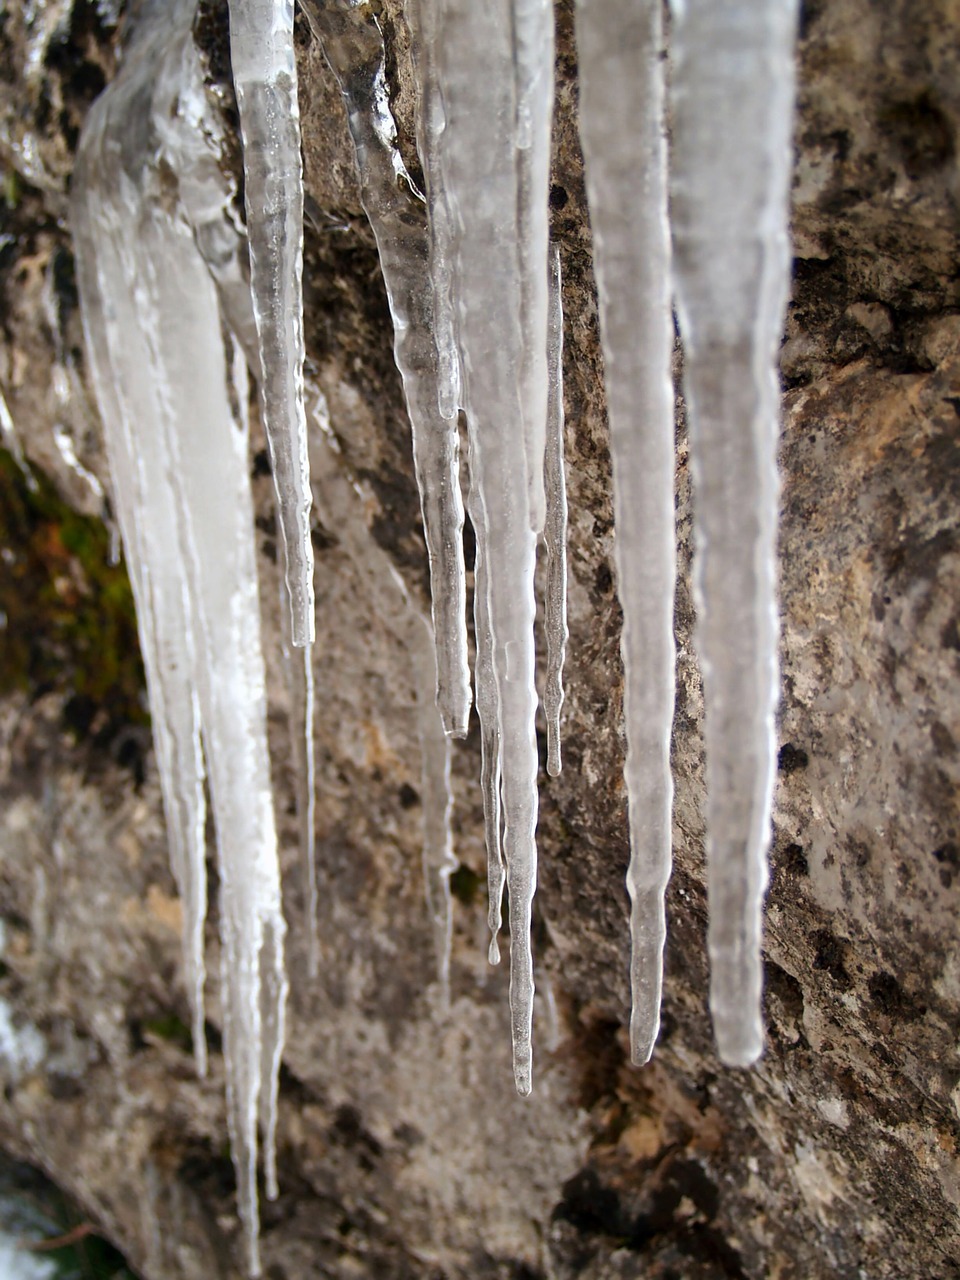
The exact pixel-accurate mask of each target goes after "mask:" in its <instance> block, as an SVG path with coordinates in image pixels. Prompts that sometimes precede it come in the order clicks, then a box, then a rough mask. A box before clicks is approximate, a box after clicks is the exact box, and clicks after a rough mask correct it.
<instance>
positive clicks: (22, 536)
mask: <svg viewBox="0 0 960 1280" xmlns="http://www.w3.org/2000/svg"><path fill="white" fill-rule="evenodd" d="M107 560H108V539H107V531H106V529H105V528H104V526H103V524H102V523H101V522H100V521H99V520H96V519H93V518H91V517H89V516H82V515H79V514H78V513H77V512H75V511H73V510H71V508H70V507H68V506H67V505H66V504H65V503H64V502H62V501H61V499H60V498H59V497H58V496H57V493H56V491H55V490H54V488H53V486H52V485H51V484H50V482H49V481H48V480H47V479H46V478H45V477H44V476H43V475H41V474H40V473H36V487H35V488H31V487H30V485H29V484H28V483H27V480H26V477H25V476H24V474H23V472H22V471H21V470H20V468H19V467H18V465H17V463H16V462H15V460H14V459H13V458H12V457H11V456H10V454H9V453H8V452H6V450H3V449H0V620H2V621H3V624H4V625H3V630H2V631H0V695H2V694H7V693H11V692H13V691H15V690H21V691H23V692H25V693H28V694H30V695H31V696H33V695H36V694H39V693H42V692H44V691H45V690H47V689H51V688H53V689H57V690H59V691H61V692H62V693H64V694H65V695H66V696H67V700H68V705H71V704H72V706H73V714H71V715H70V716H69V717H68V719H69V723H70V724H71V725H72V727H73V728H74V729H75V730H76V731H77V732H78V733H82V732H85V731H86V730H88V729H95V731H96V732H106V733H108V734H110V735H112V733H113V732H115V731H116V730H117V729H118V728H119V727H120V726H122V725H123V724H128V723H140V724H142V723H146V721H147V715H146V712H145V710H144V696H143V689H144V678H143V668H142V665H141V662H140V649H139V645H138V643H137V627H136V615H135V613H134V607H133V596H132V594H131V591H130V584H129V581H128V579H127V575H126V571H125V570H124V568H123V567H122V566H111V565H110V564H108V562H107Z"/></svg>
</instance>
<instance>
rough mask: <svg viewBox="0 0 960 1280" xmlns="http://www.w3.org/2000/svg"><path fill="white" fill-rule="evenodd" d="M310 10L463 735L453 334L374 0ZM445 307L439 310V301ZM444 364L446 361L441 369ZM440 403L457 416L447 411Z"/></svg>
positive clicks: (447, 697) (441, 681)
mask: <svg viewBox="0 0 960 1280" xmlns="http://www.w3.org/2000/svg"><path fill="white" fill-rule="evenodd" d="M304 12H305V13H306V14H307V16H308V18H309V20H310V24H311V26H312V28H313V30H314V31H315V32H316V34H317V36H318V38H319V40H320V42H321V44H322V46H323V51H324V55H325V57H326V59H327V62H328V63H329V65H330V68H331V70H332V71H333V73H334V75H335V76H336V78H337V82H338V84H339V85H340V90H341V92H342V94H343V99H344V104H345V106H346V109H347V121H348V124H349V126H350V133H351V136H352V138H353V142H354V146H355V148H356V153H357V165H358V169H359V173H360V196H361V200H362V202H363V207H364V211H365V212H366V215H367V219H368V220H369V222H370V226H371V227H372V229H373V233H374V236H375V237H376V241H377V249H378V252H379V255H380V268H381V271H382V272H383V280H384V284H385V285H386V289H387V298H388V301H389V304H390V314H391V316H392V318H393V331H394V345H393V350H394V358H395V360H396V364H397V368H398V369H399V370H400V375H401V377H402V379H403V390H404V395H405V397H406V402H407V412H408V415H409V418H410V427H411V432H412V436H413V461H414V470H415V472H416V477H417V487H418V489H419V492H420V506H421V511H422V513H423V529H424V536H425V539H426V543H427V552H428V556H429V561H430V581H431V588H432V591H431V595H432V601H433V604H432V608H433V620H434V631H435V634H436V640H437V702H438V705H439V707H440V714H441V716H442V718H443V724H444V728H445V730H446V732H447V733H449V734H451V735H453V736H455V737H463V736H464V735H465V734H466V731H467V721H468V718H469V715H470V697H471V695H470V668H469V664H468V661H467V623H466V573H465V570H464V564H463V499H462V497H461V494H460V441H459V436H458V433H457V421H456V403H455V397H454V396H453V389H452V388H451V387H449V386H448V385H447V384H448V383H449V379H450V378H451V377H452V376H453V371H452V369H451V368H449V367H447V364H443V365H442V360H441V357H442V358H443V360H444V361H449V359H450V352H449V350H448V348H449V342H450V335H449V334H446V335H445V338H444V337H441V338H439V339H438V338H437V337H436V336H435V332H434V330H435V326H436V323H437V314H438V308H437V305H435V285H434V284H433V282H432V279H431V274H430V271H429V269H428V268H429V257H430V253H429V242H428V238H427V226H426V218H425V211H424V209H423V206H422V204H421V203H420V200H419V198H418V197H417V196H416V195H415V194H414V188H413V184H412V182H411V181H410V178H409V176H408V175H407V172H406V170H405V168H404V166H403V161H402V160H401V158H400V153H399V150H398V149H397V140H396V139H397V134H396V126H395V124H394V120H393V116H392V115H391V113H390V105H389V98H388V94H387V87H386V79H385V72H384V48H383V34H382V32H381V30H380V27H379V25H378V23H377V21H376V18H375V17H374V16H373V14H372V12H370V10H369V8H368V7H367V6H358V5H356V4H354V3H352V0H305V2H304ZM440 311H441V314H442V308H440ZM441 366H442V367H441ZM441 401H443V402H444V403H445V405H446V407H448V408H449V409H450V417H449V418H444V417H442V416H441V412H440V408H439V405H440V402H441Z"/></svg>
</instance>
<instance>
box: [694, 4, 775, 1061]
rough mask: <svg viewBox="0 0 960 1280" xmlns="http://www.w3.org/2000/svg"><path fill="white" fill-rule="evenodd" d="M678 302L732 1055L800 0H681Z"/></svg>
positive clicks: (754, 1003) (754, 976) (767, 711)
mask: <svg viewBox="0 0 960 1280" xmlns="http://www.w3.org/2000/svg"><path fill="white" fill-rule="evenodd" d="M673 11H674V28H673V36H674V59H673V70H672V79H671V94H672V117H673V178H672V193H671V195H672V211H673V242H674V264H675V278H676V296H677V309H678V313H679V319H680V328H681V333H682V336H683V340H684V346H685V350H686V367H685V389H686V398H687V408H688V418H689V424H690V446H691V462H692V467H693V479H694V502H695V526H694V528H695V534H696V553H697V554H696V561H695V579H694V586H695V593H696V602H697V610H698V615H699V627H698V648H699V652H700V660H701V666H702V670H703V682H704V706H705V735H706V756H707V857H708V871H709V877H708V878H709V901H710V932H709V947H710V962H711V975H710V1004H711V1009H712V1012H713V1019H714V1027H715V1031H716V1036H717V1044H718V1048H719V1051H720V1056H721V1058H722V1059H723V1060H724V1061H725V1062H727V1063H728V1064H730V1065H737V1066H743V1065H746V1064H748V1063H750V1062H752V1061H754V1059H755V1058H756V1057H757V1056H758V1055H759V1053H760V1052H761V1049H762V1045H763V1036H762V1023H761V1010H760V998H761V959H760V934H761V911H762V900H763V894H764V889H765V887H766V883H767V864H766V854H767V846H768V843H769V838H770V810H771V797H772V788H773V779H774V767H775V738H774V710H775V706H776V701H777V607H776V596H775V585H776V583H775V580H776V564H775V546H776V527H777V499H778V480H777V468H776V448H777V436H778V399H779V397H778V383H777V377H776V372H775V370H776V364H775V361H776V355H777V351H778V348H779V344H780V339H781V335H782V327H783V314H784V306H785V302H786V296H787V288H788V281H789V251H788V238H787V197H788V190H789V178H790V162H791V155H790V135H791V124H792V115H793V96H794V69H793V43H794V38H795V28H796V20H797V13H796V2H795V0H738V2H737V3H725V4H716V3H714V0H683V3H675V4H674V5H673Z"/></svg>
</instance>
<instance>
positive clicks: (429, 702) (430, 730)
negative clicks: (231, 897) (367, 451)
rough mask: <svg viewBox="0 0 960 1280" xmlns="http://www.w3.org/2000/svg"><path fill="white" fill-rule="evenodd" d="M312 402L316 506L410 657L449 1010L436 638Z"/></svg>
mask: <svg viewBox="0 0 960 1280" xmlns="http://www.w3.org/2000/svg"><path fill="white" fill-rule="evenodd" d="M309 403H310V404H311V405H312V406H313V409H312V414H311V419H312V422H314V423H315V424H316V426H317V428H318V429H317V430H316V431H313V432H312V433H311V439H310V447H311V464H312V474H313V483H314V488H315V490H316V494H317V500H318V503H319V504H320V505H321V507H322V508H323V510H324V512H325V513H326V516H327V518H328V519H329V520H331V521H332V522H333V524H334V526H335V527H336V529H337V535H338V537H339V539H340V542H341V545H342V546H343V548H344V550H345V551H346V553H347V555H349V557H350V559H351V560H352V561H353V564H354V567H355V569H356V570H357V572H358V574H359V575H360V578H361V580H362V581H363V583H364V587H365V589H366V591H367V593H368V595H369V597H370V602H371V605H372V607H373V609H374V610H375V612H376V616H377V617H378V618H379V619H380V620H381V622H383V623H384V624H385V625H386V626H388V627H389V628H390V629H391V630H392V631H393V633H394V635H396V636H397V637H398V638H399V639H400V640H401V641H402V642H403V644H404V645H405V647H406V650H407V652H408V654H409V655H410V662H411V669H412V675H413V683H414V688H415V690H416V710H417V732H418V736H419V739H420V751H421V804H422V806H423V875H424V886H425V893H426V903H427V911H428V914H429V916H430V922H431V926H432V929H433V935H434V942H435V945H436V949H437V969H438V976H439V979H440V1002H441V1007H442V1008H446V1007H447V1004H448V998H449V984H450V943H451V938H452V932H453V912H452V901H451V896H450V876H451V875H452V873H453V872H454V871H456V869H457V859H456V856H455V854H454V851H453V838H452V834H451V830H450V820H451V815H452V812H453V794H452V790H451V786H450V759H451V754H452V750H451V744H450V740H449V737H448V735H447V734H446V733H445V732H444V727H443V722H442V720H441V719H440V713H439V710H438V709H437V706H436V701H435V699H434V696H433V690H434V688H435V686H436V657H435V648H434V640H433V635H432V632H431V628H430V624H429V623H428V622H427V620H426V619H425V618H424V617H423V615H422V614H421V613H420V612H419V610H418V609H417V608H416V606H415V605H414V603H413V601H412V600H411V598H410V596H409V593H408V592H407V589H406V586H405V585H404V582H403V579H402V578H401V577H400V576H399V574H398V573H397V571H396V569H395V568H394V567H393V564H392V563H391V561H390V558H389V557H388V556H387V554H386V553H385V552H384V551H383V550H382V549H381V548H380V547H379V546H378V545H377V543H376V542H375V541H374V539H373V538H372V537H371V535H370V530H369V529H368V527H367V524H366V521H365V519H364V500H363V495H362V494H361V493H360V492H359V490H358V489H357V487H356V485H355V483H354V482H352V480H351V478H350V476H349V473H348V471H347V468H346V464H345V462H344V460H343V457H342V456H341V454H340V450H339V445H338V444H337V440H336V436H335V435H334V433H333V429H332V427H331V424H330V416H329V411H328V408H327V404H326V400H325V398H324V396H323V394H322V393H321V392H320V391H319V390H318V389H317V388H310V397H309Z"/></svg>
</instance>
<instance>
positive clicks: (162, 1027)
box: [142, 1013, 193, 1053]
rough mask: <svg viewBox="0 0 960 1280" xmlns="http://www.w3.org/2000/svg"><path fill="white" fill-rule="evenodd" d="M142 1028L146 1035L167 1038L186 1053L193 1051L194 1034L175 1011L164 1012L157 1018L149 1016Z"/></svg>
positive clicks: (158, 1038) (159, 1038)
mask: <svg viewBox="0 0 960 1280" xmlns="http://www.w3.org/2000/svg"><path fill="white" fill-rule="evenodd" d="M142 1030H143V1034H144V1035H145V1036H148V1035H149V1036H153V1037H155V1039H157V1040H166V1041H167V1042H168V1043H170V1044H175V1045H176V1046H177V1047H178V1048H180V1049H182V1050H183V1051H184V1053H193V1036H192V1034H191V1032H190V1028H189V1027H188V1026H187V1024H186V1023H185V1022H183V1021H181V1019H180V1018H178V1017H177V1015H176V1014H175V1013H164V1014H161V1015H160V1016H159V1017H157V1018H148V1019H147V1020H146V1021H145V1022H144V1023H143V1027H142Z"/></svg>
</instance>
